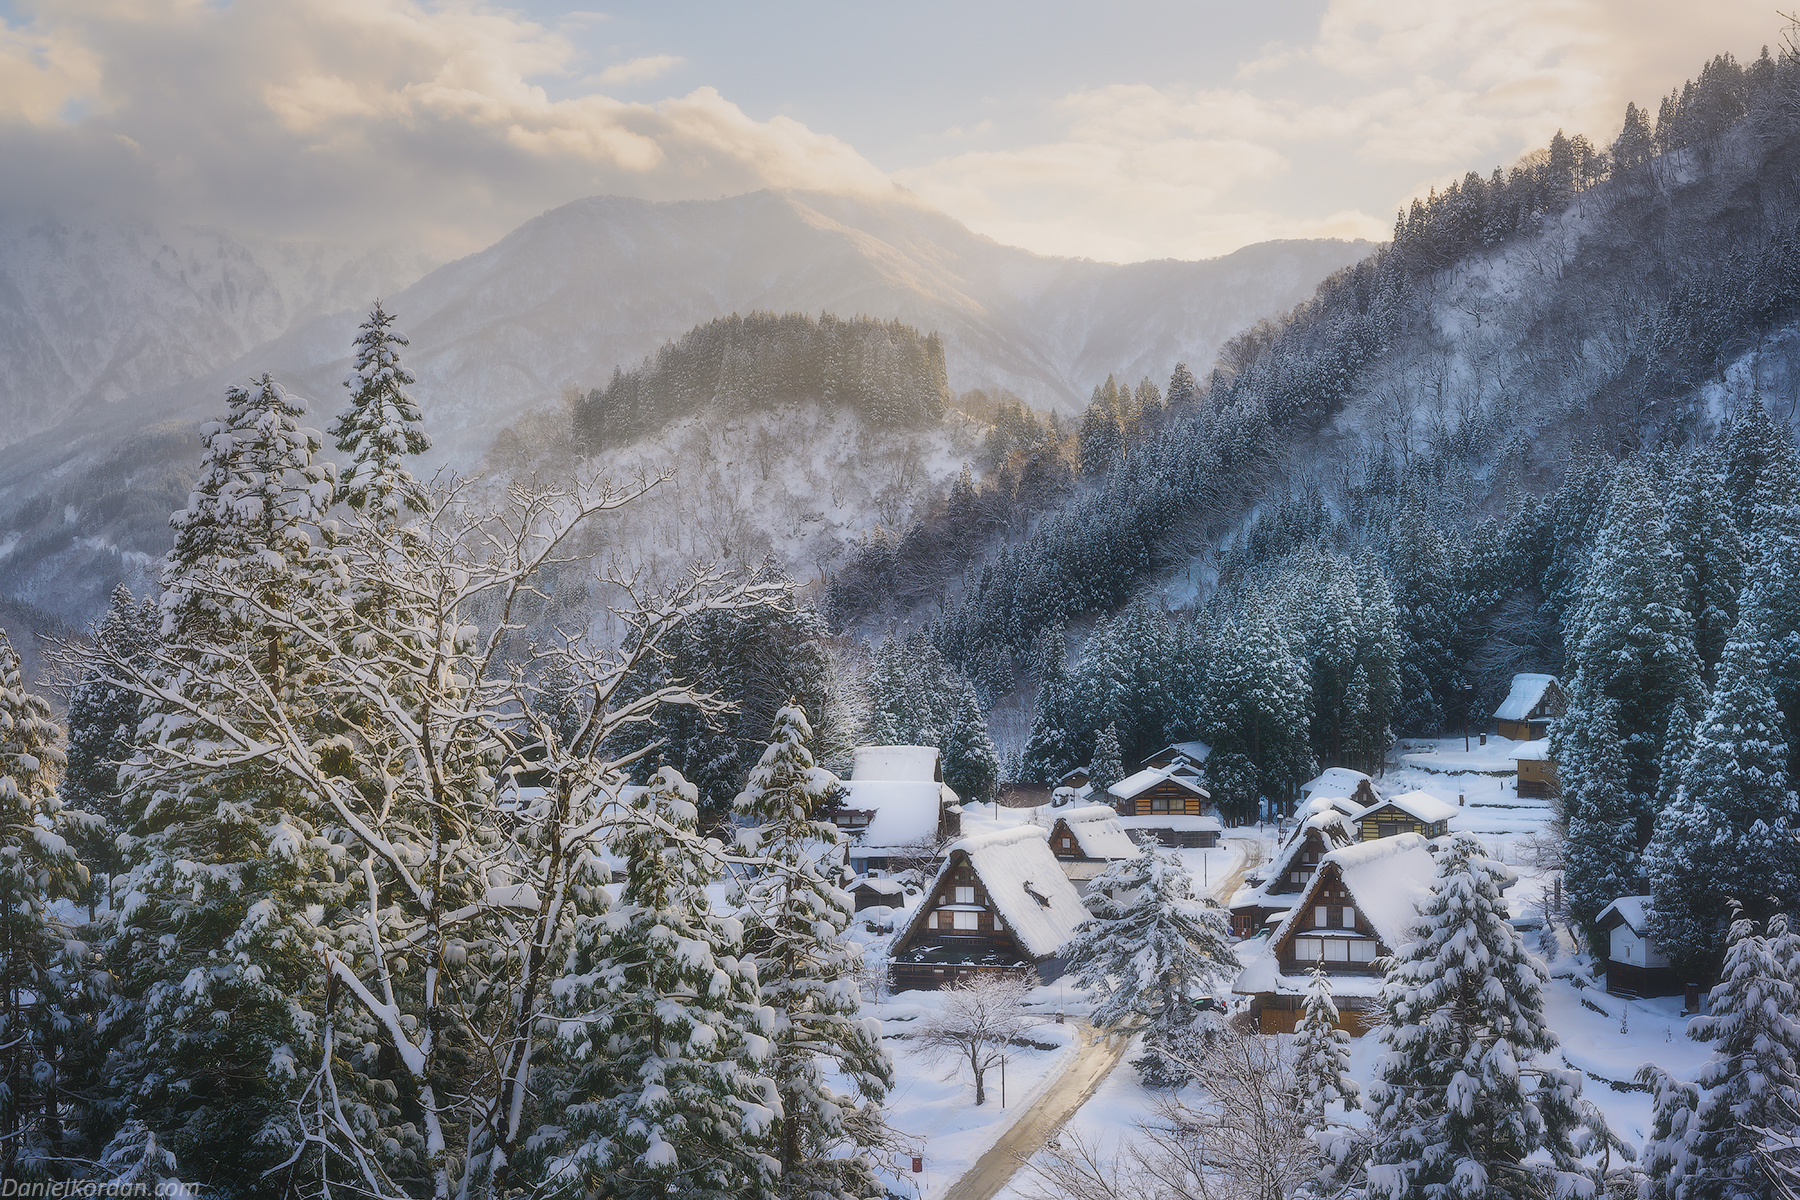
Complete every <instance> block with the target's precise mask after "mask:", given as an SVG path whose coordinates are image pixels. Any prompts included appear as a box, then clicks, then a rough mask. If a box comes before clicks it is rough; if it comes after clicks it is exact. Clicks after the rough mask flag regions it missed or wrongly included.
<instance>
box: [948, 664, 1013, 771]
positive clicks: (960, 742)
mask: <svg viewBox="0 0 1800 1200" xmlns="http://www.w3.org/2000/svg"><path fill="white" fill-rule="evenodd" d="M943 689H944V695H943V703H944V707H945V710H946V712H945V721H944V724H943V748H942V749H943V756H944V782H945V783H946V784H948V785H949V786H950V789H951V790H952V791H954V792H955V793H956V794H957V796H958V797H959V798H960V799H962V800H964V801H967V802H968V803H970V804H987V803H989V802H990V801H992V800H993V799H994V797H995V795H996V794H998V792H999V790H1000V752H999V751H998V750H997V749H995V748H994V739H993V737H992V736H991V735H990V734H989V733H988V727H987V717H986V716H985V715H983V713H982V711H981V699H980V697H978V696H977V695H976V694H975V685H974V684H972V683H970V682H969V681H968V679H966V678H965V677H964V676H963V675H962V674H961V673H960V672H956V671H950V672H947V673H946V675H945V677H944V680H943Z"/></svg>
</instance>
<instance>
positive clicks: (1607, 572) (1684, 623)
mask: <svg viewBox="0 0 1800 1200" xmlns="http://www.w3.org/2000/svg"><path fill="white" fill-rule="evenodd" d="M1680 577H1681V563H1680V557H1679V555H1678V554H1677V553H1676V551H1675V548H1674V547H1673V546H1672V545H1671V544H1670V542H1669V537H1668V529H1667V525H1666V523H1665V521H1664V517H1663V508H1662V503H1661V501H1660V500H1658V499H1657V497H1656V496H1655V494H1654V493H1653V492H1652V491H1651V488H1650V483H1649V481H1648V480H1647V479H1646V478H1645V476H1644V473H1643V471H1642V470H1640V469H1638V468H1637V467H1635V466H1626V467H1622V468H1620V470H1619V471H1618V473H1617V475H1616V476H1615V479H1614V483H1613V495H1612V501H1611V504H1610V506H1609V507H1608V509H1607V514H1606V521H1605V523H1604V525H1603V526H1602V527H1601V529H1600V531H1599V533H1598V535H1597V536H1596V539H1595V542H1594V549H1593V554H1592V556H1591V558H1590V560H1589V565H1588V568H1587V571H1586V576H1585V579H1584V580H1583V582H1582V591H1581V599H1580V602H1579V604H1577V605H1576V607H1575V609H1574V611H1572V612H1571V613H1569V614H1567V615H1566V616H1565V621H1564V625H1565V628H1569V629H1572V630H1574V631H1576V633H1575V636H1574V637H1573V638H1572V639H1571V640H1570V646H1569V660H1570V663H1571V665H1572V666H1573V667H1574V668H1575V671H1574V678H1573V679H1572V680H1571V682H1570V686H1569V703H1568V709H1567V711H1566V712H1565V713H1564V714H1563V717H1562V718H1561V719H1560V720H1558V721H1557V723H1556V725H1555V726H1554V727H1553V731H1552V738H1553V742H1554V743H1555V744H1554V745H1553V747H1552V749H1553V750H1554V751H1555V753H1556V754H1557V756H1558V761H1559V762H1561V761H1562V759H1561V747H1562V745H1563V744H1566V742H1567V739H1568V738H1570V737H1571V736H1572V731H1573V730H1574V729H1575V728H1576V727H1577V726H1578V725H1580V724H1581V723H1582V722H1584V721H1587V720H1589V719H1590V718H1591V717H1592V715H1593V714H1594V713H1596V712H1597V711H1598V709H1599V701H1600V698H1601V697H1603V696H1604V697H1607V698H1610V699H1611V700H1613V701H1614V702H1615V703H1616V704H1617V705H1618V714H1617V721H1618V727H1619V736H1620V738H1621V739H1622V744H1623V746H1624V750H1625V758H1626V764H1627V771H1626V776H1625V781H1624V782H1625V791H1626V792H1627V794H1628V795H1630V797H1631V803H1632V811H1633V818H1634V825H1635V832H1636V836H1637V842H1638V845H1639V846H1643V845H1645V844H1646V843H1647V842H1648V841H1649V839H1650V832H1651V829H1652V827H1653V825H1654V823H1655V818H1656V812H1655V810H1654V807H1653V805H1654V797H1655V794H1656V773H1657V771H1656V768H1657V756H1658V752H1659V751H1660V749H1661V738H1662V735H1663V732H1664V731H1665V730H1666V729H1667V727H1668V722H1669V713H1670V710H1671V709H1672V708H1673V707H1675V706H1676V705H1681V706H1683V707H1686V708H1687V709H1688V710H1689V711H1698V710H1699V709H1700V708H1701V707H1702V697H1703V696H1704V687H1703V685H1702V683H1701V680H1700V660H1699V657H1698V656H1697V655H1696V654H1695V652H1694V636H1693V620H1692V618H1690V617H1689V616H1688V614H1687V611H1686V609H1685V608H1683V606H1682V592H1681V585H1680ZM1571 766H1572V768H1573V770H1572V771H1564V772H1563V783H1564V786H1565V787H1571V786H1573V787H1579V786H1580V783H1581V781H1580V779H1579V778H1578V776H1579V774H1580V771H1581V769H1582V768H1581V766H1580V764H1579V763H1571Z"/></svg>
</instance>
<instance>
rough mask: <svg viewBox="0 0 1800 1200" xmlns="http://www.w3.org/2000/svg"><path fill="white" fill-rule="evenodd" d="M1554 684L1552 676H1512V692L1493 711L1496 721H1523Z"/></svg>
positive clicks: (1554, 678) (1554, 680)
mask: <svg viewBox="0 0 1800 1200" xmlns="http://www.w3.org/2000/svg"><path fill="white" fill-rule="evenodd" d="M1555 682H1556V676H1554V675H1514V676H1513V680H1512V691H1510V692H1508V693H1507V694H1506V699H1505V700H1503V701H1502V702H1501V704H1500V707H1499V708H1497V709H1495V710H1494V719H1495V720H1496V721H1523V720H1525V719H1526V718H1527V717H1529V716H1531V710H1532V709H1534V708H1536V707H1537V706H1538V702H1539V701H1540V700H1542V699H1543V698H1544V692H1545V691H1547V690H1548V689H1549V687H1550V685H1551V684H1553V683H1555Z"/></svg>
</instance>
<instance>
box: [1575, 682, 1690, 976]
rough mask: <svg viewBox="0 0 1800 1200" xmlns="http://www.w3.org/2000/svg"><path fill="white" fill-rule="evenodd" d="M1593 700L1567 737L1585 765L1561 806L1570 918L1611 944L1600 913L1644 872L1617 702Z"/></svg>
mask: <svg viewBox="0 0 1800 1200" xmlns="http://www.w3.org/2000/svg"><path fill="white" fill-rule="evenodd" d="M1594 706H1595V711H1594V712H1593V713H1592V714H1591V715H1590V716H1589V717H1588V718H1587V719H1586V720H1585V721H1582V722H1580V723H1579V724H1577V725H1575V726H1574V727H1573V728H1571V730H1570V731H1569V734H1568V736H1567V737H1566V738H1565V739H1564V741H1563V753H1564V754H1565V755H1567V756H1568V758H1567V761H1568V762H1571V763H1579V764H1580V769H1579V770H1576V771H1572V772H1571V773H1570V777H1571V786H1570V787H1568V788H1565V789H1564V790H1563V796H1562V811H1563V819H1564V821H1565V822H1566V823H1567V849H1566V852H1565V854H1564V860H1565V862H1566V863H1567V867H1566V869H1565V871H1564V880H1565V882H1566V883H1567V884H1568V889H1569V891H1568V905H1569V919H1570V920H1571V921H1573V922H1574V923H1575V927H1576V928H1577V929H1579V930H1580V931H1581V934H1582V937H1583V938H1585V939H1586V941H1587V944H1588V945H1589V946H1590V947H1600V946H1604V945H1605V944H1606V942H1605V935H1604V934H1602V933H1601V932H1600V929H1599V927H1598V926H1596V925H1595V924H1594V921H1595V918H1597V917H1598V916H1599V915H1600V913H1601V911H1602V910H1603V909H1605V908H1606V906H1607V905H1609V904H1611V903H1612V902H1613V901H1614V900H1617V899H1618V898H1619V897H1620V896H1635V895H1637V894H1638V883H1639V878H1638V845H1637V827H1636V824H1635V822H1634V820H1633V816H1632V805H1631V797H1630V796H1629V795H1627V794H1626V791H1625V776H1626V771H1627V764H1626V762H1625V749H1624V746H1623V744H1622V740H1621V738H1620V737H1619V722H1618V705H1617V704H1616V703H1615V702H1614V701H1613V700H1612V699H1611V698H1610V697H1607V696H1602V697H1599V698H1598V699H1597V700H1595V702H1594ZM1681 711H1685V710H1681ZM1596 957H1600V956H1598V955H1596Z"/></svg>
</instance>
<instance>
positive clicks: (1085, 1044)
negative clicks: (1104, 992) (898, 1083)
mask: <svg viewBox="0 0 1800 1200" xmlns="http://www.w3.org/2000/svg"><path fill="white" fill-rule="evenodd" d="M1226 841H1228V842H1230V843H1231V844H1232V845H1234V846H1235V847H1236V848H1237V851H1238V856H1237V857H1238V861H1237V863H1236V865H1235V866H1233V867H1232V869H1231V870H1230V871H1229V872H1228V873H1226V874H1225V875H1224V876H1223V877H1222V878H1221V879H1220V880H1219V882H1218V883H1216V884H1214V885H1213V886H1212V888H1211V892H1212V894H1213V895H1214V896H1216V897H1218V898H1219V899H1220V902H1221V903H1223V901H1224V899H1225V898H1227V897H1229V896H1230V895H1231V894H1232V893H1233V892H1235V891H1237V889H1238V887H1239V886H1240V885H1241V884H1242V883H1243V882H1244V872H1246V871H1248V870H1249V869H1250V868H1252V867H1254V866H1256V865H1257V864H1258V863H1260V862H1262V861H1263V858H1264V857H1265V854H1264V847H1263V843H1262V842H1261V841H1260V840H1258V839H1255V838H1227V839H1226ZM1075 1025H1076V1028H1077V1030H1078V1031H1079V1033H1080V1036H1081V1038H1082V1045H1081V1050H1080V1051H1079V1052H1078V1053H1077V1054H1076V1056H1075V1058H1074V1060H1073V1061H1072V1062H1070V1063H1069V1065H1068V1067H1067V1068H1065V1069H1064V1071H1063V1074H1062V1077H1061V1078H1060V1079H1058V1080H1057V1081H1056V1082H1055V1083H1053V1084H1051V1085H1050V1086H1049V1087H1048V1088H1046V1089H1044V1094H1043V1095H1042V1096H1040V1097H1038V1100H1037V1102H1036V1103H1034V1104H1033V1105H1032V1106H1031V1107H1030V1108H1028V1109H1026V1110H1025V1112H1024V1114H1023V1115H1021V1116H1020V1117H1019V1119H1018V1120H1017V1121H1015V1122H1014V1123H1013V1125H1012V1127H1011V1128H1010V1129H1008V1130H1007V1131H1006V1132H1005V1133H1003V1134H1001V1135H1000V1140H999V1141H997V1142H995V1143H994V1145H993V1146H992V1147H991V1148H990V1149H989V1150H988V1151H987V1153H985V1154H983V1155H982V1156H981V1157H980V1158H978V1159H976V1160H975V1165H974V1166H972V1167H970V1168H969V1169H968V1171H966V1172H964V1174H963V1176H962V1178H960V1179H958V1180H957V1181H956V1182H955V1183H953V1184H951V1185H950V1190H949V1191H947V1192H945V1193H944V1195H943V1200H990V1198H991V1197H993V1196H996V1195H998V1194H999V1193H1000V1191H1001V1190H1002V1189H1004V1188H1005V1187H1006V1185H1007V1184H1008V1183H1010V1182H1012V1177H1013V1175H1014V1174H1015V1173H1016V1172H1017V1171H1018V1169H1019V1168H1020V1167H1021V1166H1023V1165H1024V1164H1025V1162H1026V1160H1027V1159H1029V1158H1030V1157H1031V1156H1032V1155H1034V1154H1036V1153H1037V1152H1038V1151H1040V1150H1042V1149H1043V1148H1044V1146H1045V1144H1047V1143H1048V1142H1049V1141H1050V1139H1051V1138H1053V1137H1055V1136H1056V1133H1057V1131H1058V1130H1059V1129H1061V1128H1062V1127H1063V1124H1064V1122H1066V1121H1067V1120H1068V1119H1069V1118H1070V1117H1072V1116H1074V1115H1075V1113H1076V1112H1077V1111H1079V1110H1080V1108H1081V1106H1082V1105H1084V1104H1086V1103H1087V1102H1088V1101H1089V1100H1090V1099H1092V1098H1093V1095H1094V1093H1095V1091H1097V1090H1098V1089H1099V1087H1100V1085H1101V1084H1102V1083H1104V1082H1106V1079H1107V1077H1108V1076H1109V1075H1111V1074H1112V1072H1113V1069H1114V1068H1115V1067H1117V1066H1118V1065H1119V1061H1120V1060H1121V1059H1122V1058H1123V1057H1124V1055H1125V1048H1126V1046H1127V1045H1129V1044H1130V1042H1131V1038H1130V1037H1129V1036H1128V1035H1125V1034H1111V1035H1107V1034H1102V1033H1100V1032H1099V1031H1098V1030H1096V1029H1095V1028H1094V1027H1093V1026H1092V1025H1089V1024H1088V1023H1087V1022H1086V1021H1077V1022H1076V1023H1075Z"/></svg>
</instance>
